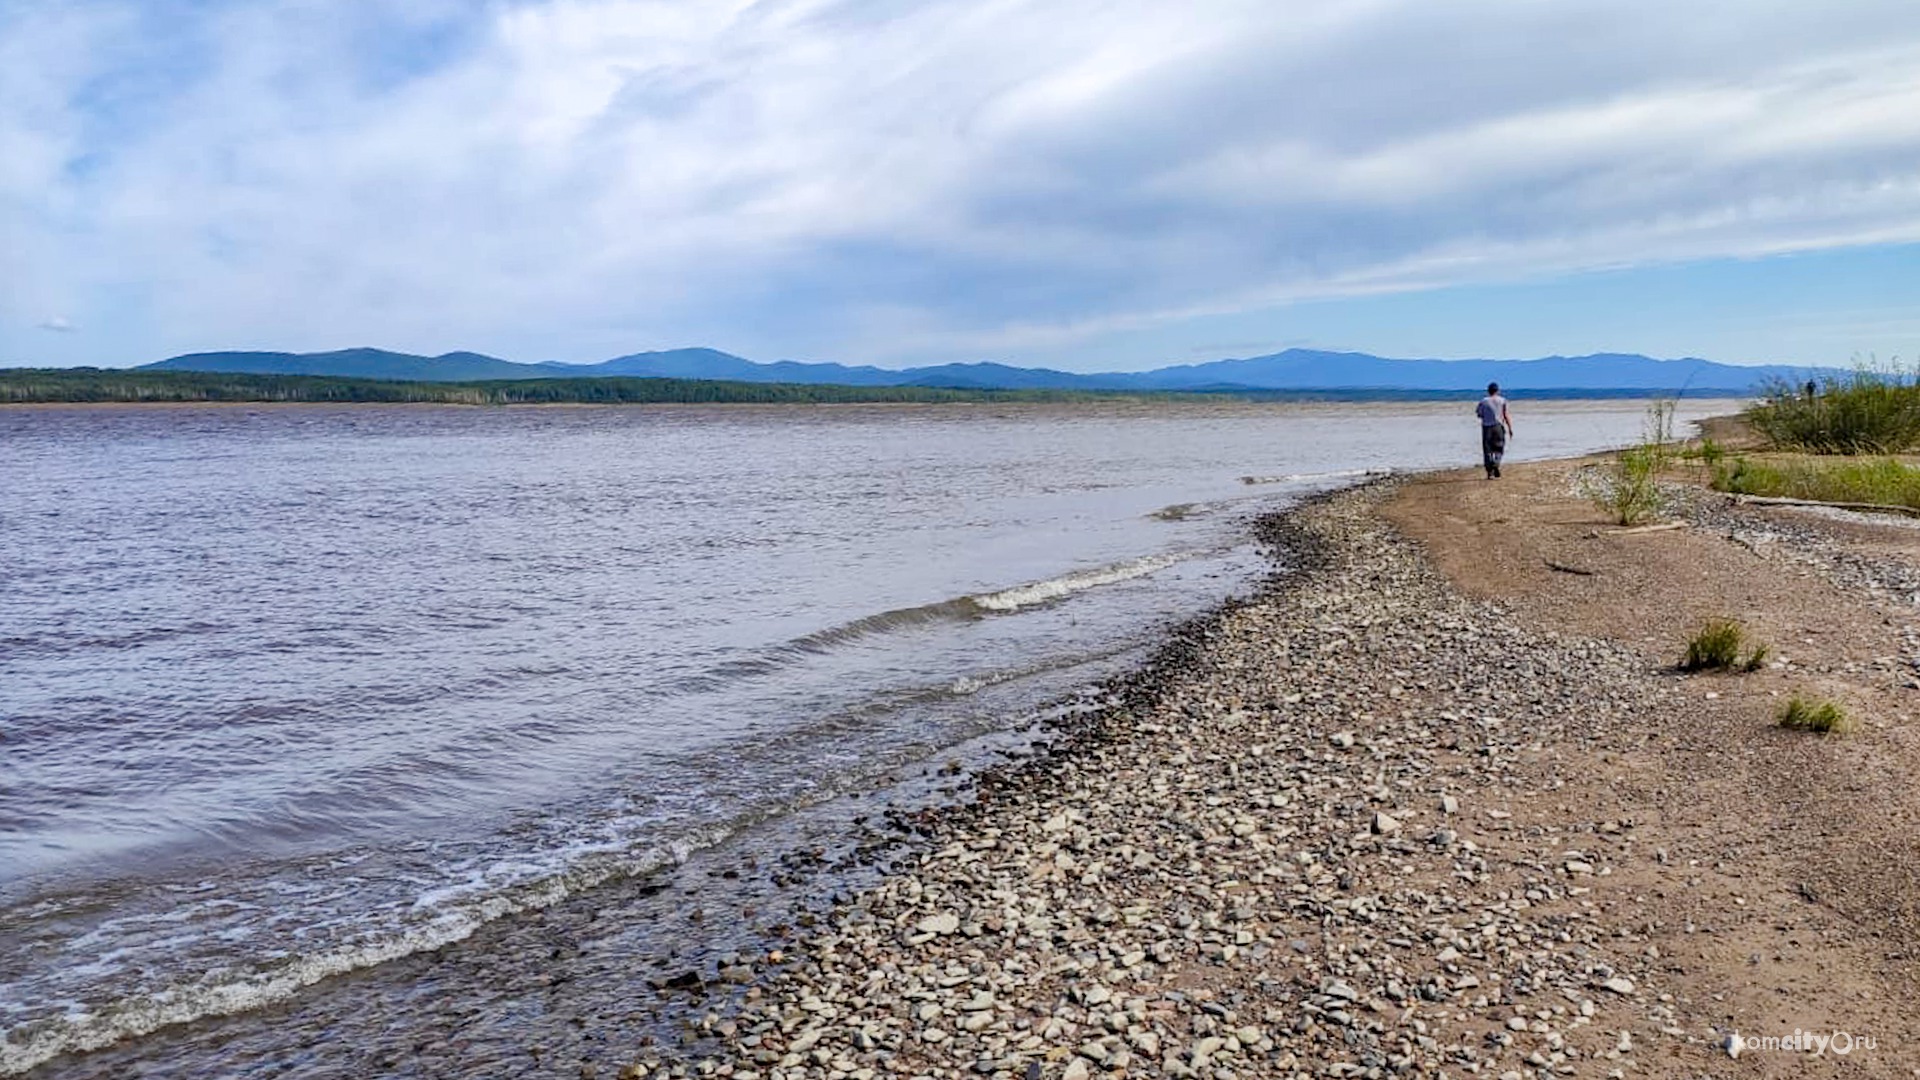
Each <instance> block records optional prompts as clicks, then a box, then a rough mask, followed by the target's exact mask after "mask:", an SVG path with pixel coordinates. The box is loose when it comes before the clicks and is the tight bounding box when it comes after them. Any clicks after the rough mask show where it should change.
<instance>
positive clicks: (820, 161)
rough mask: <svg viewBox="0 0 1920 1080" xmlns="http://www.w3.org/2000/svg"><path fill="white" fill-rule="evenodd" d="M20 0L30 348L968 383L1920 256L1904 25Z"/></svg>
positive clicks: (1330, 10) (19, 261)
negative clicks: (1143, 345) (1302, 329)
mask: <svg viewBox="0 0 1920 1080" xmlns="http://www.w3.org/2000/svg"><path fill="white" fill-rule="evenodd" d="M8 10H9V12H10V14H7V15H0V141H4V142H5V143H6V144H7V145H8V147H9V153H8V154H7V155H5V156H4V162H3V163H0V229H4V231H5V234H6V237H7V239H8V244H7V245H6V247H7V248H8V250H9V254H8V255H6V256H5V258H6V259H7V260H8V261H7V263H6V265H5V266H4V270H5V274H6V285H5V290H6V291H5V293H4V294H0V344H6V345H8V346H9V348H8V350H7V351H9V352H23V351H26V350H27V349H28V348H29V347H30V346H29V344H28V343H26V342H25V341H24V340H23V339H22V340H17V341H16V340H10V339H9V338H8V335H9V334H10V333H11V330H10V329H9V327H10V326H11V327H24V326H27V325H28V324H29V322H30V319H31V317H30V316H27V315H25V314H23V313H25V312H30V311H49V310H57V311H67V312H72V313H74V314H75V317H76V318H77V319H79V320H81V321H84V322H86V323H87V324H88V325H89V326H93V327H99V328H102V329H101V330H100V331H99V332H96V333H93V334H89V335H88V338H89V340H102V341H103V342H104V341H105V339H106V338H108V337H110V336H112V335H114V334H117V335H119V340H117V341H112V342H105V343H104V344H103V345H101V346H98V347H102V348H112V349H114V350H115V354H114V355H115V357H116V358H118V357H126V358H133V359H138V358H145V357H150V356H157V355H163V354H165V353H167V352H172V351H180V350H184V349H188V348H199V347H221V346H246V345H256V346H274V347H289V348H310V347H328V346H334V345H342V344H358V343H368V344H383V345H392V346H395V347H405V348H416V349H427V350H438V349H443V348H453V347H459V346H471V347H479V348H484V349H490V350H493V351H497V352H501V353H505V354H509V355H514V356H516V357H524V358H528V359H532V358H540V357H564V358H571V359H594V358H599V357H601V356H604V355H608V354H611V353H612V352H616V351H622V350H624V349H628V348H641V347H650V346H661V345H673V344H684V343H693V342H711V343H715V344H720V345H722V346H731V347H735V348H740V349H742V350H744V351H748V352H752V353H757V354H759V355H767V356H771V355H774V354H782V353H803V354H812V355H827V356H833V357H835V358H841V359H847V360H856V361H861V360H878V361H881V362H887V361H889V360H894V359H899V358H902V357H905V356H907V355H914V356H922V357H931V356H936V355H940V354H942V353H946V354H949V355H951V356H952V357H954V358H964V354H966V353H969V352H971V351H974V350H979V349H1018V348H1023V347H1028V346H1040V345H1045V344H1048V343H1057V342H1060V341H1066V340H1073V339H1076V338H1084V337H1086V336H1089V335H1095V334H1102V333H1110V332H1114V331H1115V330H1125V329H1127V328H1135V327H1141V326H1147V325H1153V324H1156V323H1160V322H1164V321H1166V320H1177V319H1182V318H1191V317H1193V316H1195V315H1196V314H1212V313H1225V312H1233V311H1239V310H1247V309H1250V308H1257V307H1260V306H1262V305H1272V304H1275V303H1283V302H1287V301H1289V300H1295V299H1301V298H1309V297H1321V296H1334V295H1351V294H1360V293H1365V292H1369V291H1377V290H1387V289H1402V288H1420V287H1432V286H1436V285H1445V284H1452V283H1460V282H1471V281H1484V280H1511V279H1514V278H1516V277H1524V276H1527V275H1535V274H1545V273H1555V272H1564V271H1567V270H1572V269H1582V268H1592V267H1600V266H1619V265H1632V264H1636V263H1641V262H1657V261H1669V260H1684V259H1695V258H1706V257H1715V256H1725V255H1740V256H1745V255H1759V254H1767V253H1774V252H1787V251H1801V250H1815V249H1820V248H1825V247H1832V246H1839V245H1849V244H1860V243H1880V242H1895V241H1913V240H1920V76H1916V75H1915V74H1914V73H1915V72H1920V63H1916V61H1920V8H1916V7H1915V6H1914V5H1913V4H1911V3H1910V2H1908V0H1897V2H1892V0H1889V2H1880V0H1856V2H1851V3H1836V4H1831V5H1807V4H1804V3H1799V2H1787V0H1751V2H1749V3H1745V4H1742V5H1740V6H1739V7H1738V8H1737V11H1738V17H1737V19H1736V18H1733V17H1730V16H1729V15H1728V12H1729V10H1734V9H1729V8H1727V7H1724V6H1716V8H1715V10H1713V11H1708V10H1705V9H1704V8H1702V9H1697V10H1696V9H1695V8H1694V7H1693V6H1690V5H1675V4H1671V3H1667V2H1654V0H1613V2H1599V0H1566V2H1562V3H1556V4H1536V3H1521V2H1519V0H1458V2H1451V3H1433V2H1430V0H1428V2H1420V0H1329V2H1324V3H1312V4H1307V3H1285V4H1283V3H1274V2H1271V0H1266V2H1260V3H1253V2H1234V0H1194V2H1193V3H1190V4H1186V5H1168V4H1164V3H1148V2H1145V0H1118V2H1097V0H1048V2H1039V0H1032V2H1012V0H978V2H957V0H955V2H944V0H933V2H922V3H913V2H908V0H762V2H758V3H752V2H740V0H685V2H679V0H675V2H637V0H636V2H628V0H552V2H546V3H511V4H509V3H495V4H488V5H484V6H480V7H473V6H469V5H465V4H460V3H454V2H451V0H448V2H445V3H440V4H420V3H411V2H409V3H404V4H403V3H398V2H395V3H392V4H389V5H387V6H384V7H383V6H379V5H362V6H351V7H350V8H349V6H343V5H336V4H323V3H316V2H311V0H276V2H271V3H258V4H256V3H247V4H238V3H235V4H228V5H224V6H221V5H215V6H212V7H208V8H205V9H197V10H198V14H195V15H187V14H183V13H182V11H181V9H179V8H177V7H175V6H173V5H157V4H132V3H119V4H116V3H112V2H105V3H100V4H95V5H87V6H84V7H79V8H78V10H77V11H76V7H75V6H73V5H65V4H58V3H54V2H45V3H28V4H24V5H15V6H14V7H13V8H10V9H8ZM10 320H12V321H10ZM106 327H113V328H114V329H113V330H111V331H108V330H106V329H104V328H106Z"/></svg>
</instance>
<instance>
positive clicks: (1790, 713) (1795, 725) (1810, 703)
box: [1780, 694, 1855, 735]
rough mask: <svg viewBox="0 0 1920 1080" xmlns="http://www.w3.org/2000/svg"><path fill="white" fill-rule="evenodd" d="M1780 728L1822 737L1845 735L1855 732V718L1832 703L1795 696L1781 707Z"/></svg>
mask: <svg viewBox="0 0 1920 1080" xmlns="http://www.w3.org/2000/svg"><path fill="white" fill-rule="evenodd" d="M1780 726H1781V727H1783V728H1786V729H1788V730H1790V731H1814V732H1818V733H1820V734H1822V735H1845V734H1847V733H1848V732H1851V731H1853V730H1854V727H1855V725H1854V722H1853V718H1852V717H1850V716H1848V715H1847V714H1846V711H1845V710H1843V709H1842V708H1840V706H1838V705H1836V704H1834V703H1833V702H1831V701H1816V700H1814V699H1812V698H1806V697H1802V696H1800V695H1799V694H1795V695H1793V696H1792V697H1790V698H1788V699H1787V703H1786V704H1785V705H1783V706H1781V707H1780Z"/></svg>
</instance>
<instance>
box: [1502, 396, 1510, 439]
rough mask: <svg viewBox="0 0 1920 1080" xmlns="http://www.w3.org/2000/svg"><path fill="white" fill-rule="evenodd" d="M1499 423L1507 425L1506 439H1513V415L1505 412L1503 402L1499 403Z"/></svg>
mask: <svg viewBox="0 0 1920 1080" xmlns="http://www.w3.org/2000/svg"><path fill="white" fill-rule="evenodd" d="M1500 422H1501V423H1503V424H1505V425H1507V437H1508V438H1512V437H1513V415H1512V414H1511V413H1509V412H1507V406H1506V403H1505V402H1501V403H1500Z"/></svg>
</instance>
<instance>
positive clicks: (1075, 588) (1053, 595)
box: [968, 555, 1182, 613]
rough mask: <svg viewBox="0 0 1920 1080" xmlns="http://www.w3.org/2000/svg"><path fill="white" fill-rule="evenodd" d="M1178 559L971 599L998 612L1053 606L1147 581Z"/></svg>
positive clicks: (1161, 558) (1153, 559) (1129, 564)
mask: <svg viewBox="0 0 1920 1080" xmlns="http://www.w3.org/2000/svg"><path fill="white" fill-rule="evenodd" d="M1181 559H1182V557H1181V556H1178V555H1152V556H1148V557H1147V558H1144V559H1129V560H1128V561H1126V562H1121V563H1114V564H1112V565H1110V566H1102V567H1097V568H1095V569H1092V570H1076V571H1074V572H1073V573H1071V574H1062V575H1061V576H1059V577H1057V578H1048V579H1047V580H1045V581H1035V582H1032V583H1030V584H1027V585H1016V586H1014V587H1013V588H1011V589H1002V590H1000V591H999V592H990V593H980V594H978V595H975V596H971V597H968V599H970V600H972V601H973V602H974V603H975V604H977V605H979V606H980V607H981V608H982V609H983V610H986V611H996V612H1003V613H1004V612H1009V611H1019V610H1020V609H1021V608H1025V607H1032V606H1034V605H1036V604H1046V603H1051V602H1053V601H1055V600H1060V599H1063V598H1065V597H1068V596H1072V595H1073V594H1074V593H1077V592H1085V591H1086V590H1088V589H1097V588H1099V587H1100V586H1102V585H1117V584H1119V583H1120V582H1122V581H1131V580H1133V579H1134V578H1139V577H1145V576H1147V575H1148V574H1151V573H1153V572H1154V571H1156V570H1164V569H1166V568H1167V567H1169V566H1173V565H1174V564H1176V563H1178V562H1180V561H1181Z"/></svg>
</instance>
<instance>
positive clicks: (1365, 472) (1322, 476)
mask: <svg viewBox="0 0 1920 1080" xmlns="http://www.w3.org/2000/svg"><path fill="white" fill-rule="evenodd" d="M1392 475H1393V470H1392V469H1340V470H1337V471H1334V472H1311V473H1283V474H1281V475H1279V476H1243V477H1241V478H1240V482H1241V483H1243V484H1305V483H1310V482H1312V481H1315V480H1351V479H1356V478H1360V477H1367V476H1392Z"/></svg>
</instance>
